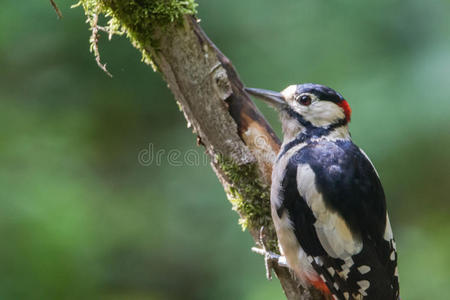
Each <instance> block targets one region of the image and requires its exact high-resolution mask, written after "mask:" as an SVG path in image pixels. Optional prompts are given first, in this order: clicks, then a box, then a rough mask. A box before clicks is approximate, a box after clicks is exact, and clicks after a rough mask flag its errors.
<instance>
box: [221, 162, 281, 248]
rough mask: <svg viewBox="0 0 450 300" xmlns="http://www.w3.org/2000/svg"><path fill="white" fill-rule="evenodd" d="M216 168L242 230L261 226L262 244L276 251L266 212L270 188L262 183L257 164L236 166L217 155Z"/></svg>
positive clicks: (270, 222) (269, 214)
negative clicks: (226, 181)
mask: <svg viewBox="0 0 450 300" xmlns="http://www.w3.org/2000/svg"><path fill="white" fill-rule="evenodd" d="M217 161H218V164H219V167H220V169H221V170H222V171H223V172H224V174H225V176H226V177H227V179H228V180H229V181H230V182H231V185H230V186H229V188H228V191H227V195H228V199H229V200H230V202H231V203H232V205H233V210H236V211H237V212H238V213H239V215H240V216H241V218H240V220H239V223H240V224H241V226H242V229H243V230H245V229H246V228H249V229H252V230H255V231H259V229H260V228H261V227H262V226H264V228H265V232H266V236H267V239H266V244H267V245H266V246H267V247H268V248H269V249H270V250H272V251H276V249H277V242H276V238H275V230H274V228H273V224H272V218H271V212H270V188H269V187H268V186H267V185H265V184H264V183H262V182H261V181H260V180H259V179H258V178H259V177H260V175H259V171H258V166H257V165H256V164H255V163H250V164H246V165H237V164H235V163H233V162H232V161H231V160H229V159H226V158H224V157H221V156H219V157H217Z"/></svg>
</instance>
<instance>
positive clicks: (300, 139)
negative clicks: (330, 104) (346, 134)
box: [277, 109, 347, 160]
mask: <svg viewBox="0 0 450 300" xmlns="http://www.w3.org/2000/svg"><path fill="white" fill-rule="evenodd" d="M288 113H289V115H290V116H292V117H294V118H295V119H297V121H298V122H299V123H300V124H301V125H302V126H303V127H304V130H302V131H301V132H300V133H299V134H298V135H297V136H296V137H295V139H293V140H292V141H290V142H289V143H287V144H286V145H284V146H283V148H281V151H280V154H279V155H278V158H277V160H279V159H280V158H281V157H282V156H283V155H284V154H286V152H288V151H289V150H290V149H291V148H292V147H295V146H297V145H299V144H301V143H304V142H307V141H309V140H311V139H312V138H319V137H321V136H327V135H329V134H330V133H331V132H332V131H334V130H335V129H337V128H339V127H342V126H345V125H346V124H347V121H346V120H345V119H340V120H338V121H337V122H335V123H333V124H331V125H329V126H326V127H317V126H314V125H312V123H311V122H309V121H307V120H305V119H304V118H303V116H301V115H299V114H297V113H296V112H294V111H293V110H291V109H289V110H288Z"/></svg>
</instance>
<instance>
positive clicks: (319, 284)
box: [310, 277, 331, 296]
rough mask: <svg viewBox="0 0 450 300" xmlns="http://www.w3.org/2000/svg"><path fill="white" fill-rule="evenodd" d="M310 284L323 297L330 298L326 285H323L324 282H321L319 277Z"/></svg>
mask: <svg viewBox="0 0 450 300" xmlns="http://www.w3.org/2000/svg"><path fill="white" fill-rule="evenodd" d="M310 283H311V284H312V286H314V287H315V288H316V289H317V290H319V291H321V292H322V293H323V294H324V295H327V296H328V295H330V296H331V292H330V290H329V289H328V287H327V285H326V284H325V282H323V280H322V279H321V278H320V277H319V278H318V279H317V280H314V281H311V282H310Z"/></svg>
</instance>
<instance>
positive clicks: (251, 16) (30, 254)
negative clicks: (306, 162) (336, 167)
mask: <svg viewBox="0 0 450 300" xmlns="http://www.w3.org/2000/svg"><path fill="white" fill-rule="evenodd" d="M198 2H199V6H198V11H199V17H200V18H201V19H202V26H203V28H204V29H205V30H206V32H207V33H208V35H209V36H210V37H211V38H212V40H214V41H215V42H216V43H217V45H218V46H219V48H221V49H222V50H223V51H224V53H225V54H226V55H228V56H229V57H230V58H231V59H232V61H233V62H234V64H235V65H236V67H237V69H238V70H239V72H240V74H241V78H242V79H243V80H244V82H246V84H248V85H249V86H254V87H262V88H269V89H274V90H280V89H282V88H283V87H284V86H286V85H287V84H291V83H297V82H318V83H322V84H326V85H329V86H331V87H334V88H336V89H337V90H339V91H340V92H342V94H343V95H344V96H345V97H346V98H347V99H348V101H349V102H350V104H351V106H352V108H353V119H352V123H351V131H352V134H353V138H354V140H355V142H356V143H357V144H358V145H360V146H361V147H363V148H364V149H365V151H366V152H367V153H368V155H369V156H370V157H371V158H372V161H373V162H374V164H375V165H376V166H377V168H378V171H379V173H380V176H381V178H382V181H383V183H384V187H385V190H386V194H387V196H388V202H389V203H388V205H389V207H390V214H391V219H392V223H393V227H394V231H395V234H396V237H397V245H398V249H399V258H400V281H401V294H402V298H403V299H407V300H413V299H436V298H438V297H439V299H442V298H443V297H446V296H445V294H443V293H442V291H445V290H446V288H447V287H448V286H449V285H450V279H449V278H450V268H449V266H450V239H449V235H450V218H449V212H450V210H449V208H450V204H449V196H448V191H447V187H448V184H449V183H450V172H449V168H450V130H449V128H450V118H449V114H450V101H449V100H450V99H449V95H450V82H449V80H450V39H449V36H450V26H449V25H450V24H449V20H450V3H449V2H448V1H446V0H430V1H419V0H412V1H408V2H407V3H406V2H405V1H399V0H394V1H388V0H380V1H371V2H357V1H349V0H338V1H325V0H303V1H294V0H286V1H278V2H275V1H267V0H266V1H257V0H249V1H237V0H230V1H211V0H209V1H206V0H199V1H198ZM57 3H58V5H59V6H60V8H61V10H62V13H63V15H64V17H63V19H62V20H60V21H58V20H57V19H56V16H55V12H54V11H53V9H52V7H51V6H50V3H47V2H46V1H9V2H6V1H4V2H2V10H0V26H1V28H2V30H0V79H1V80H0V126H1V128H2V130H0V163H1V165H2V168H1V169H0V200H1V201H0V231H1V234H2V236H3V243H2V247H0V265H1V266H2V267H1V268H0V299H80V298H81V299H114V300H115V299H248V300H252V299H282V298H283V296H282V292H281V289H280V287H279V284H278V283H277V282H276V280H275V281H273V282H268V281H266V280H265V278H264V266H263V263H262V258H261V257H259V256H257V255H254V254H252V253H251V252H250V247H251V246H252V241H251V238H250V236H249V234H247V233H242V232H241V230H240V227H239V225H238V223H237V220H238V216H237V215H236V214H235V213H234V212H232V211H231V205H230V204H229V203H228V202H227V200H226V198H225V195H224V192H223V190H222V187H221V185H220V184H219V182H218V180H217V179H216V178H215V175H214V174H213V172H212V171H211V169H210V167H209V166H208V165H207V164H206V163H202V164H201V165H200V166H197V167H192V166H189V165H186V164H182V165H181V166H173V165H171V164H169V163H168V162H167V159H166V158H167V155H166V156H163V158H164V159H163V160H162V161H161V164H155V163H154V164H150V165H148V166H144V165H142V164H140V163H139V161H138V155H139V153H140V152H141V151H142V150H143V149H148V147H149V144H151V145H153V147H154V149H155V150H164V151H165V152H164V153H165V154H167V153H168V151H169V150H170V149H179V150H180V151H181V153H186V152H187V151H192V150H190V149H195V151H197V153H198V154H199V155H203V149H201V148H198V147H197V146H196V145H195V137H194V136H193V135H192V134H191V131H190V129H186V123H185V121H184V120H183V117H182V114H180V113H179V112H178V108H177V106H176V104H175V101H173V97H172V95H171V94H170V92H169V90H168V89H167V87H166V86H165V83H164V82H163V81H162V79H161V76H160V74H158V73H153V71H152V70H151V68H149V67H148V66H146V65H144V64H142V63H141V62H140V54H139V53H138V51H136V50H135V49H133V48H132V47H131V45H130V44H129V42H128V41H127V40H126V39H125V38H113V40H112V41H111V42H108V41H107V39H106V37H105V36H103V38H102V39H101V41H100V51H101V53H102V59H103V61H105V62H107V63H108V67H109V70H110V71H111V72H112V73H113V75H114V78H112V79H110V78H109V77H107V76H106V75H105V74H104V73H103V72H102V71H101V70H99V68H98V67H97V66H96V64H95V61H94V59H93V57H92V56H91V54H90V53H89V35H90V34H89V31H88V25H86V24H85V23H84V20H85V17H84V15H83V11H82V9H69V7H70V5H72V4H74V3H73V2H71V1H63V0H61V1H57ZM258 105H259V104H258ZM260 107H261V110H262V111H263V112H264V114H265V115H266V116H267V117H268V119H269V120H270V121H271V123H272V124H274V127H275V128H277V130H278V132H279V124H278V122H277V118H276V115H275V113H274V112H272V111H270V109H268V108H266V107H264V106H260Z"/></svg>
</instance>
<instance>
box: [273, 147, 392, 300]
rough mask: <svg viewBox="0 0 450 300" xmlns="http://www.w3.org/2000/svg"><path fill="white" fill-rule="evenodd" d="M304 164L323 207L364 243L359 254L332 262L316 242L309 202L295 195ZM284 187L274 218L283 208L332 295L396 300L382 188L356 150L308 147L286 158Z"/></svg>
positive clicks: (344, 297) (324, 247)
mask: <svg viewBox="0 0 450 300" xmlns="http://www.w3.org/2000/svg"><path fill="white" fill-rule="evenodd" d="M304 164H307V165H309V167H310V168H311V170H312V171H313V172H314V175H315V185H316V187H317V190H318V192H319V193H320V194H321V195H322V198H323V200H324V203H325V205H326V208H327V209H328V210H330V211H332V212H337V213H338V214H339V215H340V216H341V217H342V218H343V219H344V220H345V223H346V224H347V226H348V228H349V229H350V230H351V232H352V233H353V234H354V236H355V237H356V238H359V239H360V241H361V242H362V245H363V246H362V249H361V250H360V251H359V252H358V253H357V254H355V255H352V256H348V257H332V256H330V251H327V249H326V248H327V247H326V246H324V245H323V244H322V243H321V242H320V240H319V237H318V235H317V228H316V227H315V226H314V224H315V223H316V221H317V220H316V217H315V215H314V212H313V210H312V209H311V208H310V207H309V206H308V202H310V201H305V199H303V198H302V196H301V191H300V192H299V190H298V184H297V168H298V166H299V165H304ZM282 187H283V199H284V200H283V204H282V206H281V207H280V208H279V210H278V213H279V214H281V213H282V210H284V209H286V210H287V211H288V212H289V216H290V219H291V221H292V222H293V224H294V230H295V234H296V237H297V239H298V241H299V243H300V245H301V246H302V248H303V250H304V251H305V252H306V253H307V254H308V255H310V256H312V257H313V258H314V260H313V262H312V265H313V267H314V269H315V270H316V271H317V272H318V273H319V274H320V275H322V276H323V277H324V278H325V282H326V284H327V286H328V287H329V289H330V291H331V292H332V293H333V294H335V295H336V296H337V297H338V298H340V299H347V297H349V296H350V298H349V299H352V298H351V297H352V295H363V296H364V299H398V289H399V288H398V277H397V275H396V273H397V269H396V268H397V254H396V251H395V242H394V240H393V239H389V240H386V239H385V238H384V234H385V228H386V220H387V214H386V202H385V196H384V192H383V188H382V186H381V183H380V180H379V178H378V176H377V174H376V171H375V169H374V168H373V166H372V164H371V162H370V161H369V160H368V158H367V157H366V156H365V155H364V154H363V153H362V152H361V151H360V149H359V148H358V147H356V146H355V145H354V144H353V143H352V142H351V141H338V142H326V141H322V142H312V143H310V144H308V145H307V146H305V147H303V148H302V149H300V150H299V151H298V152H297V153H296V154H295V155H293V156H292V157H291V158H290V161H289V163H288V166H287V171H286V175H285V177H284V180H283V182H282ZM306 200H309V199H306ZM334 238H336V237H334ZM353 297H355V296H353ZM359 297H361V296H359Z"/></svg>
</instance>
